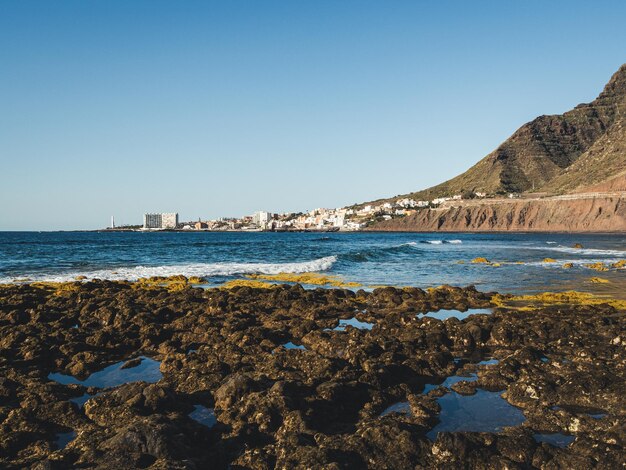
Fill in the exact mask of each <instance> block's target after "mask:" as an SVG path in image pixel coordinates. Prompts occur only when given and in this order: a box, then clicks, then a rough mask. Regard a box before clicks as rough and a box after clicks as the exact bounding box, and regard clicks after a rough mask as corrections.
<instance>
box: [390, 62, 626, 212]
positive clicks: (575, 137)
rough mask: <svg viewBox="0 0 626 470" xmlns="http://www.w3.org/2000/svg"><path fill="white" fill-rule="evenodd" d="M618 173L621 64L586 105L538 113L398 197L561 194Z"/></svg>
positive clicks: (623, 90)
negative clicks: (479, 153) (471, 161)
mask: <svg viewBox="0 0 626 470" xmlns="http://www.w3.org/2000/svg"><path fill="white" fill-rule="evenodd" d="M622 173H626V64H624V65H622V66H621V67H620V68H619V70H618V71H617V72H616V73H615V74H614V75H613V77H611V80H610V81H609V82H608V83H607V85H606V86H605V87H604V90H603V91H602V93H600V95H599V96H598V97H597V98H596V99H595V100H594V101H592V102H591V103H588V104H580V105H578V106H576V107H575V108H574V109H572V110H571V111H568V112H566V113H564V114H560V115H551V116H545V115H544V116H539V117H538V118H536V119H534V120H533V121H531V122H529V123H526V124H524V125H523V126H522V127H520V128H519V129H518V130H517V131H516V132H515V133H514V134H513V135H512V136H511V137H509V138H508V139H507V140H506V141H505V142H503V143H502V144H501V145H500V146H499V147H498V148H497V149H495V150H494V151H493V152H491V153H490V154H489V155H487V156H486V157H485V158H483V159H482V160H480V161H479V162H478V163H477V164H476V165H474V166H473V167H471V168H470V169H469V170H467V171H466V172H465V173H463V174H461V175H459V176H457V177H455V178H452V179H451V180H448V181H446V182H444V183H441V184H439V185H437V186H434V187H432V188H429V189H426V190H423V191H418V192H415V193H411V194H407V195H403V196H398V197H410V198H413V199H417V200H431V199H434V198H437V197H445V196H452V195H454V194H462V193H464V192H466V191H472V192H475V191H479V192H484V193H487V194H491V195H498V194H507V193H525V192H534V191H536V192H547V193H549V194H562V193H567V192H571V191H575V190H577V189H579V188H583V187H585V186H591V185H597V184H601V183H603V182H604V181H606V180H608V179H610V178H612V177H616V176H619V175H620V174H622ZM394 199H396V198H394Z"/></svg>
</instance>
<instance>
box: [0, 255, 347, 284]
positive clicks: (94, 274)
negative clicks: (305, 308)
mask: <svg viewBox="0 0 626 470" xmlns="http://www.w3.org/2000/svg"><path fill="white" fill-rule="evenodd" d="M336 261H337V257H336V256H326V257H324V258H318V259H314V260H311V261H303V262H300V263H197V264H173V265H165V266H133V267H120V268H111V269H100V270H95V271H88V272H78V271H75V272H68V273H63V274H37V275H34V276H28V275H26V276H24V278H25V279H27V280H28V281H52V282H67V281H73V280H75V279H76V277H77V276H85V278H87V279H107V280H111V281H122V280H125V281H135V280H137V279H139V278H142V277H152V276H174V275H178V274H182V275H183V276H187V277H190V276H198V277H213V276H232V275H235V274H278V273H291V274H298V273H305V272H311V271H326V270H328V269H330V268H331V267H332V266H333V264H335V262H336ZM12 281H15V278H0V283H8V282H12Z"/></svg>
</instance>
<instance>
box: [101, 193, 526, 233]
mask: <svg viewBox="0 0 626 470" xmlns="http://www.w3.org/2000/svg"><path fill="white" fill-rule="evenodd" d="M484 197H486V195H485V194H484V193H480V192H475V193H472V194H470V195H467V194H466V195H461V194H456V195H453V196H451V197H441V198H436V199H433V200H430V201H419V200H415V199H411V198H408V197H402V198H399V199H397V200H395V201H391V202H390V201H385V202H381V203H380V204H374V203H371V204H367V205H361V206H359V205H353V206H348V207H340V208H336V209H327V208H317V209H313V210H310V211H307V212H285V213H272V212H268V211H262V210H260V211H257V212H255V213H253V214H251V215H245V216H243V217H221V218H217V219H206V220H202V218H199V219H198V220H195V221H180V220H179V215H178V213H146V214H144V215H143V224H142V225H123V226H116V225H115V219H114V218H113V217H111V225H110V226H109V227H108V228H107V230H141V231H146V230H147V231H159V230H185V231H248V232H259V231H270V232H272V231H273V232H287V231H323V232H337V231H347V232H349V231H359V230H362V229H364V228H366V227H368V226H370V225H372V224H374V223H376V222H380V221H382V220H391V219H393V218H398V217H406V216H408V215H411V214H413V213H415V212H416V211H419V210H425V209H434V208H438V207H441V206H442V205H444V204H446V203H450V202H454V201H457V202H458V201H462V200H463V199H464V198H465V199H475V198H484ZM509 197H514V195H509Z"/></svg>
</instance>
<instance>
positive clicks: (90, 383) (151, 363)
mask: <svg viewBox="0 0 626 470" xmlns="http://www.w3.org/2000/svg"><path fill="white" fill-rule="evenodd" d="M140 359H141V362H140V363H139V364H138V365H136V366H135V367H129V368H126V369H122V367H123V366H124V364H125V363H126V361H120V362H118V363H116V364H113V365H110V366H108V367H106V368H104V369H102V370H101V371H98V372H94V373H93V374H91V375H90V376H89V377H87V378H86V379H85V380H82V381H81V380H78V379H76V378H74V377H72V376H71V375H65V374H61V373H58V372H55V373H51V374H49V375H48V379H50V380H54V381H56V382H59V383H61V384H63V385H69V384H76V385H83V386H85V387H98V388H107V387H117V386H119V385H123V384H126V383H130V382H140V381H143V382H148V383H155V382H158V381H159V380H161V378H162V377H163V374H161V371H160V370H159V367H160V365H161V363H160V362H159V361H155V360H154V359H150V358H148V357H143V356H142V357H140Z"/></svg>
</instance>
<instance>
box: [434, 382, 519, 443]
mask: <svg viewBox="0 0 626 470" xmlns="http://www.w3.org/2000/svg"><path fill="white" fill-rule="evenodd" d="M500 393H501V392H488V391H487V390H477V391H476V394H474V395H469V396H463V395H459V394H458V393H455V392H451V393H448V394H446V395H444V396H443V397H441V398H438V399H437V402H438V403H439V406H441V412H440V413H439V420H440V422H439V424H437V425H436V426H435V427H434V428H433V429H432V430H431V431H430V432H429V433H428V434H427V436H428V438H429V439H431V440H435V438H436V437H437V433H438V432H454V431H470V432H498V431H500V430H502V428H504V427H505V426H517V425H519V424H521V423H522V422H524V420H525V418H524V415H523V413H522V412H521V411H520V410H519V409H518V408H515V407H514V406H513V405H510V404H509V403H508V402H507V401H506V400H505V399H504V398H502V397H501V396H500Z"/></svg>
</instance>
